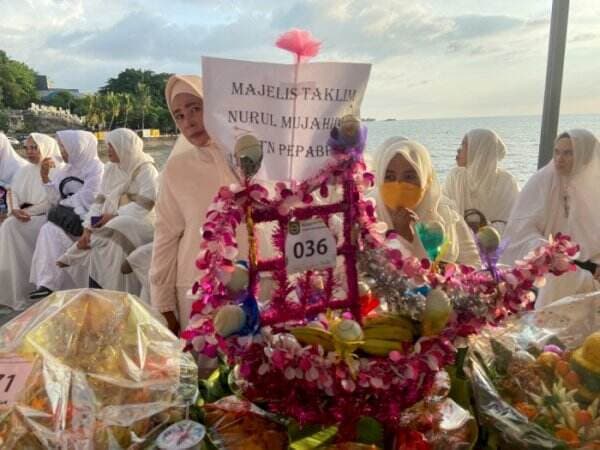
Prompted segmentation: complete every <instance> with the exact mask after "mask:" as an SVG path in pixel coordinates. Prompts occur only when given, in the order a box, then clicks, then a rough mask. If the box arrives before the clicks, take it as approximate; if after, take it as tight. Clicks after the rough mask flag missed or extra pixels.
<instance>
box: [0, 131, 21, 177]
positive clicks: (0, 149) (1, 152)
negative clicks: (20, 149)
mask: <svg viewBox="0 0 600 450" xmlns="http://www.w3.org/2000/svg"><path fill="white" fill-rule="evenodd" d="M26 164H27V161H26V160H25V159H24V158H21V157H20V156H19V155H18V154H17V152H16V151H15V149H14V148H13V146H12V145H11V144H10V141H9V140H8V138H7V137H6V135H5V134H4V133H0V186H4V187H5V188H7V187H10V185H11V183H12V180H13V178H14V176H15V174H16V173H17V172H18V171H19V169H20V168H21V167H23V166H25V165H26Z"/></svg>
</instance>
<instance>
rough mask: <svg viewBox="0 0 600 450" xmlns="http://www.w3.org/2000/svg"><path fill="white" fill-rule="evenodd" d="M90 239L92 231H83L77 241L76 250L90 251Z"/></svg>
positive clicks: (86, 229)
mask: <svg viewBox="0 0 600 450" xmlns="http://www.w3.org/2000/svg"><path fill="white" fill-rule="evenodd" d="M91 238H92V231H91V230H90V229H88V228H85V229H84V230H83V234H82V235H81V237H80V238H79V240H78V241H77V248H78V249H79V250H88V249H90V248H91V247H90V240H91Z"/></svg>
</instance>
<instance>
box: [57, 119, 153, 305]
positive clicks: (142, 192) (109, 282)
mask: <svg viewBox="0 0 600 450" xmlns="http://www.w3.org/2000/svg"><path fill="white" fill-rule="evenodd" d="M106 141H107V142H108V158H109V160H110V163H109V164H107V167H106V170H105V172H104V177H103V179H102V186H101V188H100V193H99V194H98V196H97V197H96V200H95V201H94V204H93V205H92V207H91V208H90V210H89V212H88V213H87V215H86V217H85V220H84V223H83V226H84V232H83V235H82V236H81V237H80V238H79V240H78V241H77V243H75V244H74V245H72V246H71V248H69V249H68V251H67V252H66V253H65V254H64V255H62V256H61V257H60V259H59V263H60V264H59V265H60V266H62V267H66V266H70V265H78V264H82V263H83V264H85V263H86V262H87V260H88V256H89V270H90V278H91V280H90V282H91V284H92V285H93V286H92V287H101V288H103V289H111V290H115V291H116V290H118V291H127V292H129V293H131V294H135V295H139V294H140V281H139V280H138V279H137V277H136V276H135V275H134V274H125V273H123V272H122V271H121V266H122V265H123V263H125V262H126V259H127V257H128V255H129V254H130V253H132V252H133V251H134V250H135V249H136V248H138V247H141V246H143V245H145V244H147V243H148V242H151V241H152V237H153V234H154V226H153V223H154V202H155V200H156V191H157V185H158V183H157V178H158V171H157V170H156V167H154V159H153V158H152V157H151V156H150V155H147V154H146V153H144V142H143V141H142V140H141V139H140V138H139V137H138V135H137V134H135V133H134V132H133V131H131V130H128V129H125V128H119V129H116V130H113V131H111V132H110V133H108V135H107V136H106Z"/></svg>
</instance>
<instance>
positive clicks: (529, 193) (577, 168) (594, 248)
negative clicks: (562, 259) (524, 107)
mask: <svg viewBox="0 0 600 450" xmlns="http://www.w3.org/2000/svg"><path fill="white" fill-rule="evenodd" d="M599 180H600V142H599V141H598V139H597V138H596V137H595V136H594V135H593V134H592V133H590V132H589V131H587V130H581V129H575V130H569V131H567V132H565V133H562V134H561V135H559V136H558V138H557V139H556V142H555V144H554V159H553V161H551V162H549V163H548V164H547V165H546V166H545V167H543V168H542V169H540V170H539V171H538V172H537V173H536V174H535V175H533V176H532V177H531V179H530V180H529V181H528V182H527V184H526V185H525V187H524V188H523V190H522V191H521V194H520V195H519V199H518V200H517V203H516V205H515V208H514V210H513V212H512V214H511V215H510V219H509V221H508V225H507V227H506V231H505V233H504V237H505V239H507V240H508V247H507V248H506V250H505V251H504V254H503V255H502V259H501V262H503V263H505V264H513V263H514V262H515V261H516V260H518V259H520V258H523V257H524V256H525V255H527V254H528V253H529V252H530V251H531V250H533V249H535V248H536V247H538V246H540V245H541V244H543V243H544V242H545V241H546V239H548V236H549V235H551V234H556V233H558V232H561V233H563V234H566V235H568V236H570V237H571V238H572V239H573V241H575V242H577V243H578V244H579V245H580V246H581V253H580V254H579V256H578V260H579V264H580V266H582V267H578V269H577V271H576V272H571V273H568V274H565V275H562V276H560V277H554V276H552V275H551V276H549V278H548V279H547V281H546V285H545V286H544V287H542V288H541V289H540V291H539V293H538V298H537V301H536V308H537V307H541V306H544V305H546V304H549V303H551V302H553V301H555V300H558V299H560V298H562V297H565V296H567V295H572V294H580V293H585V292H591V291H595V290H598V289H600V283H599V282H598V279H599V278H600V271H599V270H598V269H597V267H596V264H598V263H600V233H599V232H598V229H599V228H600V208H598V205H597V203H598V186H599Z"/></svg>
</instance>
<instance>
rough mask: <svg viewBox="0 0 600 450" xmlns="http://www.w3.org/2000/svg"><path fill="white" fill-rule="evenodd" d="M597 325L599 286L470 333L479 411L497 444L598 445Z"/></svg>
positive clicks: (540, 446)
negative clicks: (493, 326) (501, 324)
mask: <svg viewBox="0 0 600 450" xmlns="http://www.w3.org/2000/svg"><path fill="white" fill-rule="evenodd" d="M599 331H600V293H592V294H585V295H579V296H574V297H569V298H565V299H563V300H561V301H559V302H556V303H553V304H551V305H548V306H546V307H545V308H543V309H540V310H535V311H531V312H529V313H526V314H524V315H522V316H520V317H517V318H514V319H512V320H510V321H509V322H507V323H506V324H505V325H504V326H503V327H501V328H497V329H487V330H484V331H483V332H482V333H481V334H480V335H478V336H473V337H471V339H470V351H469V356H468V372H469V376H470V378H471V382H472V386H473V392H474V397H475V402H476V405H477V412H478V418H479V422H480V425H482V426H483V427H484V428H486V429H487V430H488V432H489V433H488V434H489V436H492V437H493V438H492V439H491V440H492V441H495V443H494V446H495V447H496V448H502V449H504V448H511V449H513V448H514V449H519V448H522V449H532V450H535V449H567V448H585V449H588V450H590V449H600V411H599V408H598V406H599V403H600V384H598V383H597V381H600V378H596V376H598V377H600V365H597V364H596V363H595V362H596V361H597V362H600V358H597V357H596V356H600V345H597V344H598V343H599V342H600V334H599V333H598V332H599ZM596 352H598V355H596ZM582 365H584V366H585V367H587V369H586V368H583V369H582ZM596 366H597V370H596ZM588 369H591V371H589V370H588ZM589 386H591V387H592V389H591V390H590V389H589ZM488 448H489V447H488Z"/></svg>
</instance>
